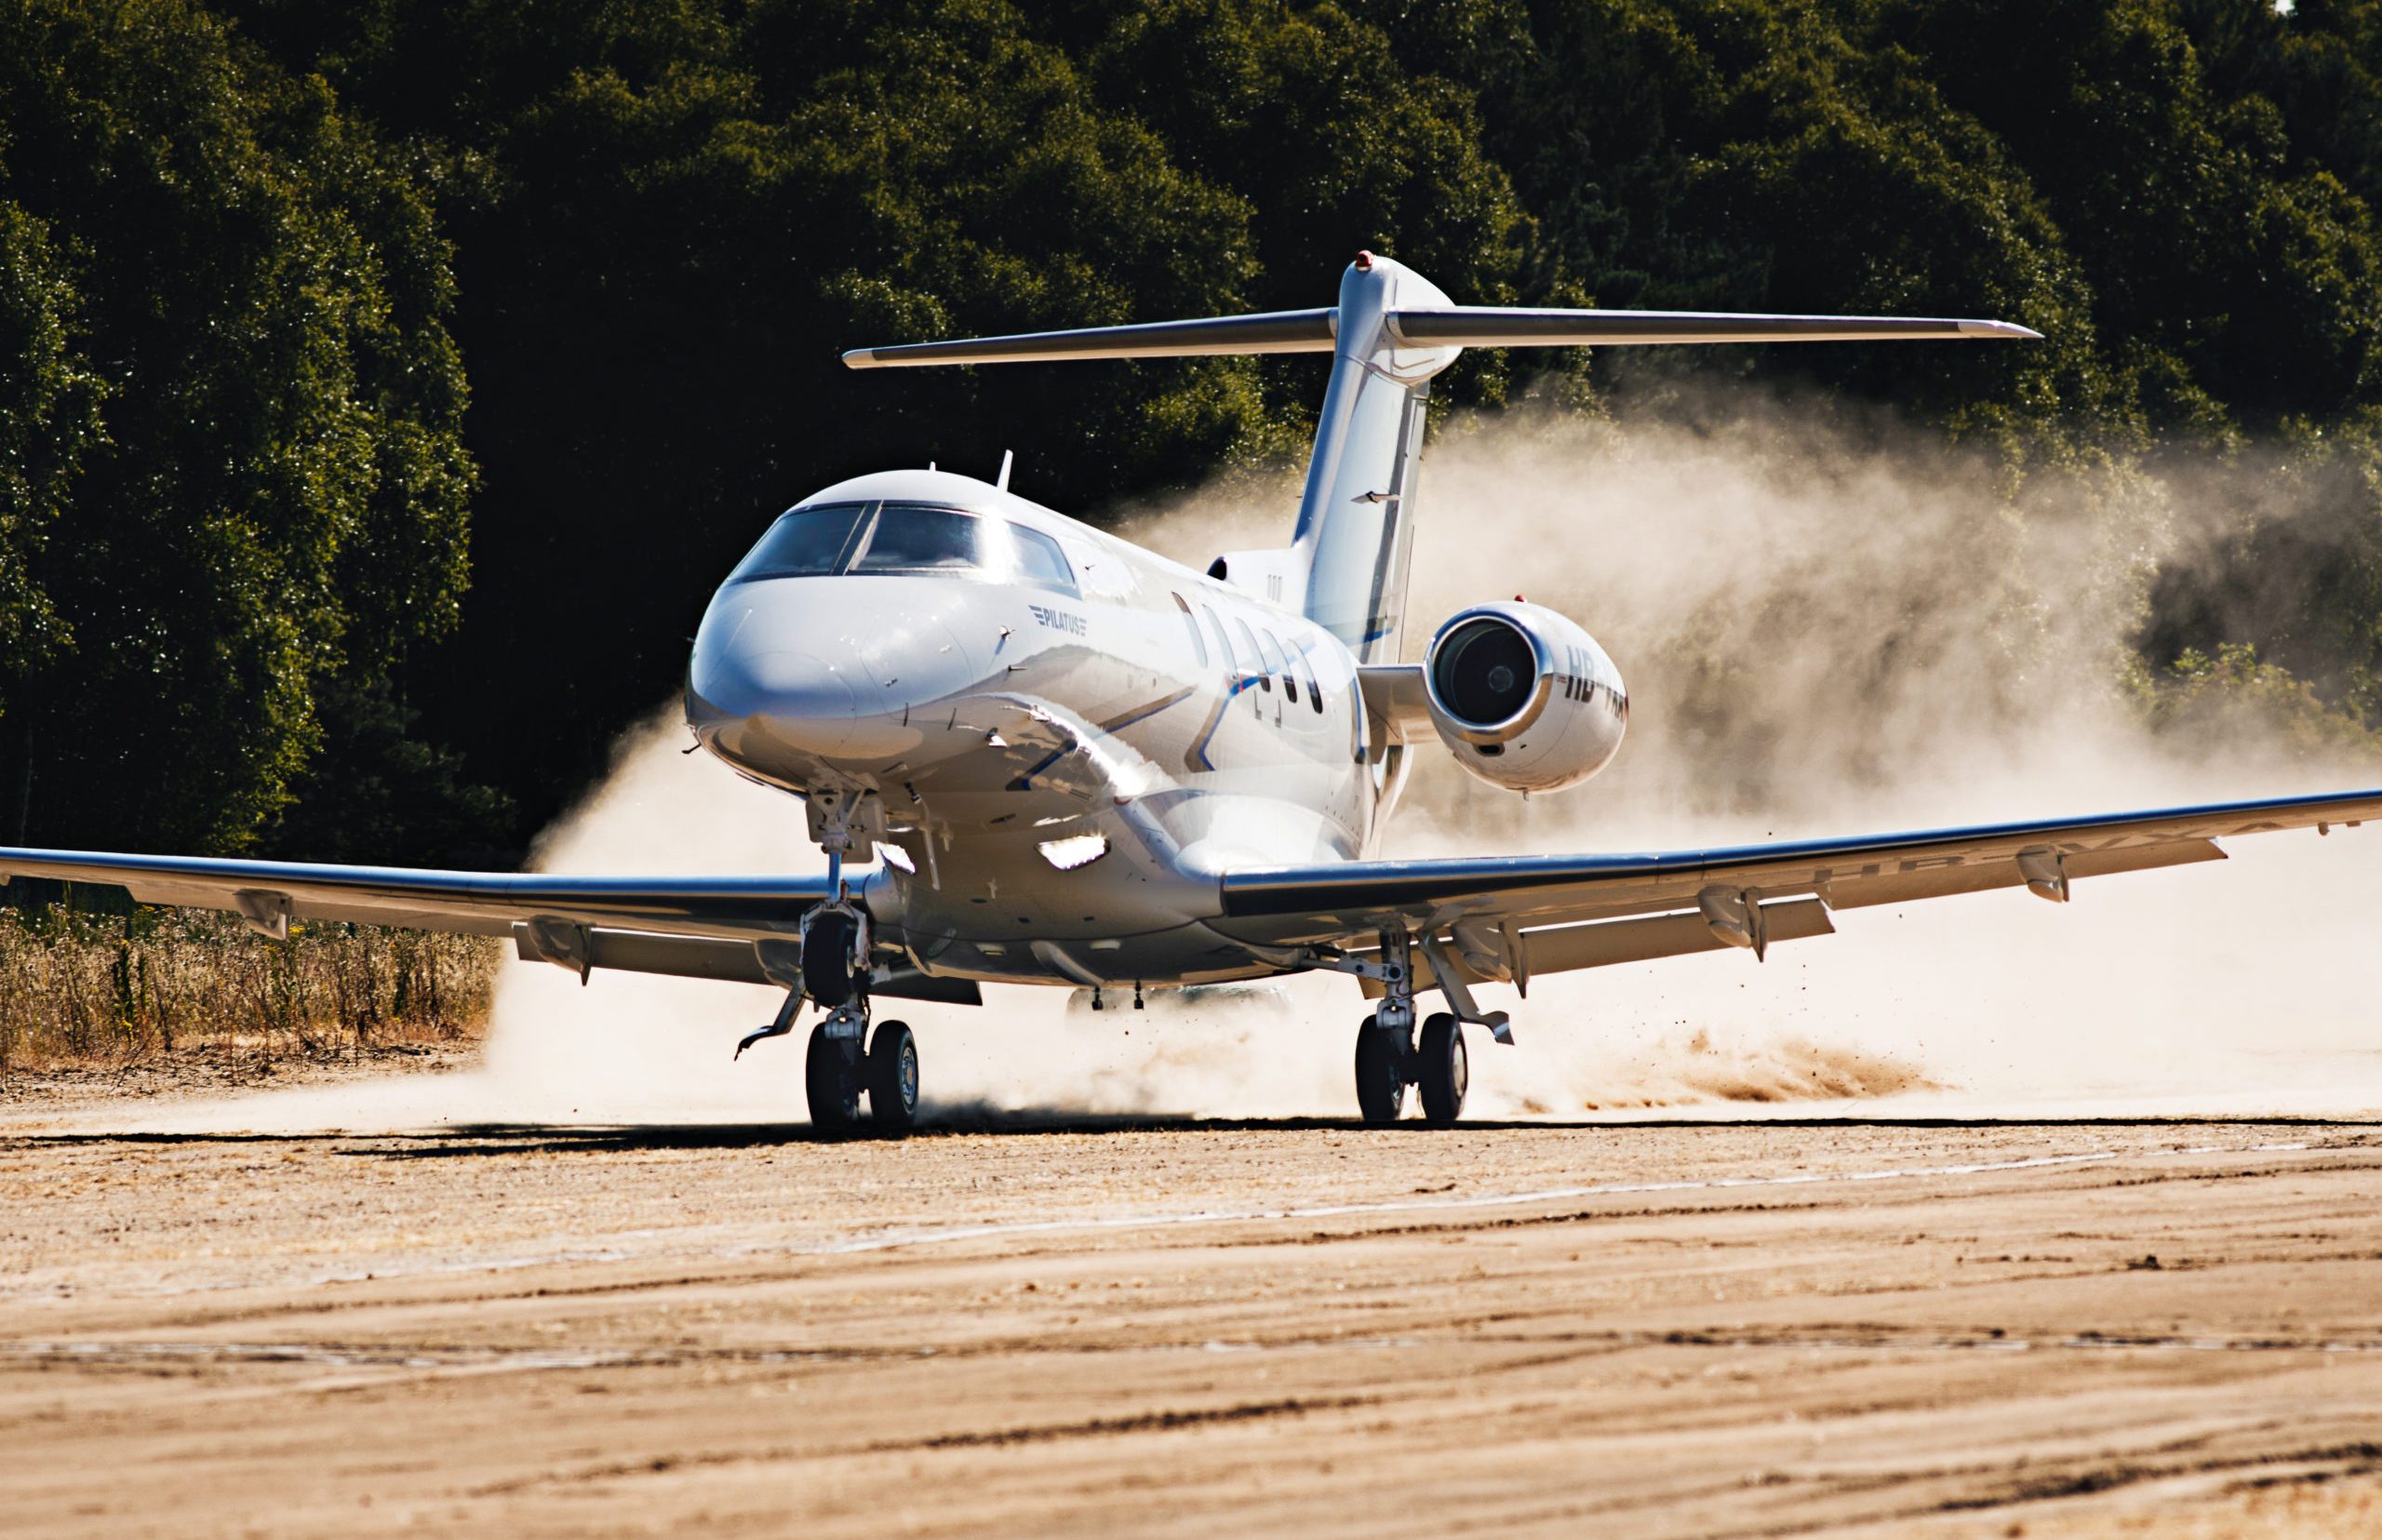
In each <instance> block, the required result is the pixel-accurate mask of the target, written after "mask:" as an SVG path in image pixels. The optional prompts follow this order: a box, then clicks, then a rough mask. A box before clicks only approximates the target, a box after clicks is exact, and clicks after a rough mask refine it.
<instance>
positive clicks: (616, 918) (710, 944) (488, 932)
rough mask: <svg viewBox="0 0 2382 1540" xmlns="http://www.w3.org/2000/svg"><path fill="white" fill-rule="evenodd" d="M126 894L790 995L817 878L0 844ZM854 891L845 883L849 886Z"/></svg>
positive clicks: (8, 860) (898, 991)
mask: <svg viewBox="0 0 2382 1540" xmlns="http://www.w3.org/2000/svg"><path fill="white" fill-rule="evenodd" d="M0 877H49V878H53V879H56V880H59V881H63V882H87V883H93V884H97V885H101V886H106V887H114V888H125V889H128V890H130V891H131V893H132V896H133V898H134V899H135V900H136V901H138V902H140V903H142V904H181V905H187V906H189V907H193V908H200V909H227V910H231V911H234V912H235V913H237V914H238V915H240V916H241V917H243V918H245V919H246V920H247V921H248V925H249V927H250V928H251V929H253V930H256V931H261V932H262V933H263V934H265V935H269V936H274V937H284V936H287V935H288V933H289V922H290V921H291V920H292V919H326V920H354V921H357V922H359V923H363V924H369V925H404V926H410V927H412V928H413V929H415V930H419V931H452V932H456V933H459V934H463V935H478V936H509V937H511V938H512V939H513V943H514V945H515V949H516V950H517V951H518V952H519V953H520V955H521V956H522V957H525V958H527V959H528V960H529V961H531V962H551V963H555V964H556V965H558V966H560V967H564V968H569V969H571V970H573V971H576V972H578V973H579V974H580V976H581V977H582V978H584V977H585V976H586V975H587V974H588V972H590V971H593V970H595V969H597V968H607V969H618V970H622V971H628V972H637V973H673V974H677V975H679V976H681V977H686V978H706V979H730V980H737V981H740V982H743V983H748V984H780V985H783V986H786V987H792V986H793V985H794V984H796V983H797V982H798V981H799V980H800V978H801V955H800V954H801V948H800V945H799V944H798V941H797V939H796V938H797V932H798V931H799V930H800V927H801V921H802V914H803V911H804V910H806V909H808V908H810V906H811V905H812V904H816V903H818V902H819V901H820V900H821V899H823V898H825V897H827V896H828V893H827V883H826V879H825V878H824V877H545V876H541V875H538V874H535V873H498V872H440V871H419V870H414V869H412V868H409V867H401V866H331V865H314V864H305V863H300V862H287V861H226V860H214V859H209V858H207V857H200V856H163V855H105V854H98V853H93V852H89V851H83V850H7V849H0ZM855 886H857V884H855ZM869 987H870V988H871V989H872V990H874V991H875V992H877V993H878V994H881V995H892V996H898V997H902V998H925V999H947V1000H952V1001H954V1002H957V1003H966V1004H974V1003H976V1002H975V995H976V990H975V986H974V985H973V984H964V983H962V982H960V981H953V980H942V979H927V978H925V977H923V976H922V975H919V974H917V973H916V972H914V971H910V970H907V969H902V970H885V969H880V970H878V972H877V977H876V978H875V979H873V980H872V981H871V983H870V985H869Z"/></svg>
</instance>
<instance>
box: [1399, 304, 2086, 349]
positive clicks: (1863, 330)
mask: <svg viewBox="0 0 2382 1540" xmlns="http://www.w3.org/2000/svg"><path fill="white" fill-rule="evenodd" d="M1389 333H1390V335H1391V336H1392V337H1393V338H1395V339H1397V340H1398V341H1400V342H1404V343H1406V344H1408V345H1409V346H1412V347H1448V346H1454V347H1467V348H1532V347H1571V346H1594V347H1615V346H1621V347H1645V346H1650V345H1654V344H1660V343H1674V342H1898V341H1910V342H1916V341H1964V340H1975V339H1982V338H1997V337H1999V338H2016V339H2024V338H2035V337H2040V336H2041V335H2042V334H2041V332H2035V331H2029V330H2027V328H2025V327H2021V326H2013V325H2012V324H2011V323H2009V322H2008V321H1962V320H1944V319H1938V318H1936V317H1933V316H1924V315H1730V314H1728V313H1726V312H1721V311H1696V310H1505V309H1499V308H1496V307H1493V306H1490V305H1458V306H1456V307H1454V308H1453V309H1450V310H1393V311H1391V312H1390V313H1389Z"/></svg>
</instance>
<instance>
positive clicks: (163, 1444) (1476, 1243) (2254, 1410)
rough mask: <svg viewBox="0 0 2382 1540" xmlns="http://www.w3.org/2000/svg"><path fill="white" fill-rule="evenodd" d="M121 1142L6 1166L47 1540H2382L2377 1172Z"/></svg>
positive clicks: (928, 1141) (1822, 1154)
mask: <svg viewBox="0 0 2382 1540" xmlns="http://www.w3.org/2000/svg"><path fill="white" fill-rule="evenodd" d="M124 1105H125V1106H126V1107H127V1109H130V1108H132V1107H134V1106H136V1105H145V1104H135V1103H126V1104H124ZM108 1113H109V1109H108V1107H107V1106H106V1105H94V1104H92V1103H90V1102H88V1101H87V1100H86V1101H84V1102H80V1103H76V1104H74V1105H71V1106H64V1107H62V1108H61V1107H60V1106H56V1105H53V1106H50V1107H47V1108H46V1109H45V1108H44V1107H42V1106H39V1105H35V1106H33V1107H32V1108H30V1109H28V1108H27V1107H26V1106H25V1105H22V1104H20V1105H17V1106H16V1107H15V1108H14V1109H13V1110H12V1111H11V1112H10V1114H9V1117H10V1118H11V1121H10V1123H9V1125H8V1127H9V1129H10V1130H12V1132H7V1133H6V1134H5V1136H0V1428H5V1429H6V1435H5V1437H0V1515H5V1518H0V1529H5V1530H7V1531H9V1532H11V1533H102V1532H103V1533H109V1534H114V1535H124V1534H145V1533H176V1534H192V1533H377V1532H380V1531H383V1530H408V1529H418V1528H419V1529H427V1530H430V1531H472V1532H477V1533H590V1532H595V1533H615V1532H617V1533H646V1532H656V1531H680V1530H687V1529H693V1528H698V1527H699V1528H701V1529H702V1530H703V1531H704V1532H706V1533H788V1532H793V1531H796V1530H798V1531H799V1532H800V1533H805V1534H814V1535H832V1534H879V1533H930V1534H982V1533H1118V1532H1131V1533H1200V1534H1208V1533H1218V1532H1220V1531H1224V1532H1235V1533H1238V1532H1252V1531H1263V1532H1298V1533H1303V1534H1309V1535H1314V1534H1323V1533H1351V1534H1372V1533H1382V1532H1384V1531H1391V1530H1405V1531H1410V1532H1415V1531H1419V1532H1424V1533H1473V1532H1477V1531H1496V1532H1506V1531H1539V1532H1562V1533H1582V1532H1587V1531H1593V1532H1594V1533H1599V1534H1616V1535H1728V1534H1777V1533H1809V1532H1814V1531H1823V1532H1827V1533H1880V1534H1885V1533H1894V1534H1907V1533H1925V1534H1937V1533H1941V1534H1979V1535H1983V1534H1992V1535H2008V1534H2017V1533H2027V1534H2053V1535H2065V1534H2085V1533H2094V1534H2097V1533H2143V1534H2149V1533H2158V1534H2161V1535H2168V1534H2207V1535H2218V1534H2245V1535H2266V1534H2370V1533H2376V1532H2377V1531H2382V1212H2377V1207H2378V1206H2377V1203H2376V1199H2377V1197H2382V1123H2364V1122H2345V1121H2337V1120H2335V1121H2322V1122H2315V1121H2298V1122H2244V1121H2236V1120H2219V1121H2197V1122H2181V1123H2178V1122H2136V1121H2125V1120H2067V1121H2051V1122H2027V1123H2007V1124H1980V1123H1956V1122H1933V1121H1924V1120H1905V1121H1879V1120H1870V1121H1864V1120H1835V1119H1827V1118H1822V1119H1816V1120H1805V1121H1800V1122H1795V1121H1773V1122H1765V1123H1748V1124H1730V1123H1726V1122H1713V1121H1708V1120H1699V1121H1696V1122H1693V1123H1677V1124H1662V1123H1635V1124H1628V1125H1604V1126H1599V1125H1587V1126H1545V1125H1517V1126H1502V1127H1469V1128H1465V1129H1461V1130H1458V1131H1455V1132H1450V1133H1433V1132H1428V1131H1425V1130H1424V1129H1421V1128H1419V1127H1412V1126H1410V1127H1407V1128H1401V1129H1398V1130H1392V1131H1379V1132H1376V1131H1368V1130H1364V1129H1361V1128H1358V1127H1355V1126H1350V1125H1345V1124H1338V1123H1331V1122H1269V1123H1255V1124H1220V1123H1211V1122H1198V1123H1195V1122H1168V1121H1163V1120H1154V1119H1123V1120H1103V1121H1097V1122H1086V1121H1076V1122H1068V1121H1066V1120H1052V1119H1039V1120H1037V1119H1032V1118H1018V1119H1007V1120H993V1121H984V1122H980V1123H979V1124H978V1125H977V1126H974V1127H970V1128H959V1129H946V1130H944V1131H942V1132H931V1133H929V1134H926V1135H924V1136H920V1137H916V1138H913V1139H911V1140H908V1141H906V1142H903V1143H879V1142H874V1141H867V1140H855V1141H850V1142H823V1141H818V1140H814V1139H813V1138H812V1137H811V1136H810V1132H809V1131H808V1130H807V1129H804V1128H802V1127H799V1126H794V1127H775V1126H685V1127H638V1128H627V1129H556V1128H546V1127H515V1128H478V1129H470V1130H462V1131H454V1130H445V1131H440V1132H435V1133H423V1134H409V1135H395V1134H377V1135H352V1134H351V1135H339V1136H324V1135H313V1136H290V1135H242V1134H225V1133H210V1134H168V1133H147V1134H129V1133H113V1132H109V1129H108V1125H109V1121H110V1119H109V1116H108Z"/></svg>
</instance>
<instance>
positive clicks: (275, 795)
mask: <svg viewBox="0 0 2382 1540" xmlns="http://www.w3.org/2000/svg"><path fill="white" fill-rule="evenodd" d="M0 136H4V137H5V145H6V149H5V154H6V161H5V167H4V168H0V198H5V199H7V200H8V201H9V202H10V203H11V204H12V205H14V206H15V207H17V208H21V209H22V210H23V212H24V214H25V215H27V216H30V218H31V219H33V220H34V221H40V223H41V224H42V225H43V226H45V227H46V228H47V232H48V242H49V246H50V248H51V250H52V251H53V253H54V254H56V259H57V260H56V261H55V262H54V263H53V264H52V270H53V271H57V270H60V269H62V271H63V274H64V275H65V276H66V277H67V278H69V279H71V281H72V283H73V287H74V293H75V295H77V296H78V297H79V301H80V303H79V305H78V306H77V307H76V309H75V311H74V316H75V324H76V325H77V326H79V328H81V329H80V333H79V337H78V341H77V346H78V348H79V353H80V356H81V357H83V358H86V359H88V360H90V361H91V365H90V372H91V373H92V374H93V375H95V376H96V384H97V385H98V386H100V387H103V395H100V404H99V408H98V410H99V413H100V425H101V426H103V428H104V435H100V434H99V433H97V432H86V433H84V434H82V435H80V436H79V439H78V437H77V435H74V434H69V435H65V436H63V437H60V436H59V435H56V434H54V433H52V432H50V431H49V430H47V429H44V428H43V427H42V426H41V425H40V423H39V422H38V421H37V420H35V421H33V422H32V426H31V427H30V428H26V429H22V430H18V429H12V430H11V432H12V433H14V432H18V431H24V432H29V433H31V434H33V435H37V436H41V437H44V438H46V439H47V440H48V441H49V442H50V443H51V444H52V445H53V446H54V447H55V446H60V445H69V444H74V443H77V442H79V444H80V453H79V472H78V474H76V475H75V476H74V480H73V482H72V485H71V489H70V490H69V491H68V494H67V495H65V496H63V497H62V498H59V499H57V500H56V509H57V512H56V516H55V519H54V523H53V524H52V526H51V528H52V529H53V531H54V532H53V534H52V536H51V538H50V539H49V540H48V542H47V545H46V546H45V547H43V548H41V549H39V550H36V551H34V552H33V556H32V559H31V561H30V563H29V564H28V569H29V571H30V574H31V580H32V581H33V583H35V584H37V585H38V586H39V588H40V589H41V590H42V591H43V592H45V593H46V594H47V596H48V600H49V603H50V604H51V605H52V606H53V607H54V609H55V611H56V613H57V614H58V615H59V616H60V617H62V619H63V622H64V624H65V628H66V630H65V635H66V636H68V637H70V638H71V643H70V645H69V646H67V647H65V648H59V649H51V651H50V652H49V654H48V655H47V656H46V657H31V658H20V659H17V660H13V661H12V666H14V667H17V668H19V669H20V670H21V672H20V673H19V674H18V675H17V676H16V677H15V678H13V679H12V680H11V681H10V683H9V687H8V689H7V709H8V712H9V715H10V717H11V719H12V725H13V726H14V727H15V729H16V731H15V732H14V733H12V734H11V735H10V737H11V742H12V746H13V747H14V749H15V751H16V753H17V754H18V756H19V759H18V763H17V764H16V766H15V767H14V769H15V770H16V774H15V775H14V776H12V777H10V778H9V781H10V782H12V783H14V784H16V785H17V786H18V787H20V788H22V787H24V786H25V785H26V784H27V783H28V782H30V787H31V795H30V797H26V798H24V800H23V802H22V806H23V807H25V808H26V810H28V816H27V818H26V819H25V824H26V829H25V832H26V833H27V834H28V835H29V836H30V837H33V838H36V839H40V840H45V841H56V842H60V843H77V844H87V843H106V844H130V845H145V846H151V847H154V848H164V849H184V850H231V849H237V848H239V847H241V846H243V845H246V844H248V843H249V842H250V841H252V840H253V839H254V838H255V837H256V836H257V834H258V832H259V831H260V829H261V827H263V825H264V824H266V822H267V821H268V820H269V819H270V818H271V817H272V816H273V815H274V813H275V812H276V811H277V810H279V809H281V808H282V807H283V806H284V805H285V804H286V803H287V801H288V797H289V795H290V794H289V787H290V783H291V781H292V778H293V777H294V776H296V775H297V774H298V773H299V772H300V770H301V769H302V767H303V766H304V765H305V763H306V761H307V758H308V757H309V755H310V754H311V753H312V752H314V749H315V748H316V746H317V745H318V744H319V743H320V742H321V741H322V737H323V733H324V723H323V721H322V718H321V716H320V714H319V712H318V710H317V698H318V690H319V687H320V686H321V684H322V682H323V681H324V680H325V679H327V678H329V677H332V676H348V677H351V678H354V679H358V680H363V679H369V678H370V677H372V676H375V675H376V674H378V673H380V672H381V671H383V670H385V669H386V668H387V667H388V666H389V665H390V664H391V663H392V662H393V661H394V659H395V656H396V655H397V654H398V653H399V652H400V651H401V650H402V649H404V648H406V647H407V646H408V645H409V644H411V643H414V642H416V641H418V640H419V639H421V638H423V637H428V636H435V635H438V634H439V633H441V632H442V631H444V630H447V629H448V628H449V627H451V625H452V624H453V623H454V621H455V619H456V617H457V614H458V609H457V602H458V598H459V596H460V594H461V592H462V586H463V580H464V572H465V560H464V547H463V539H464V529H465V518H466V513H467V506H468V498H469V494H470V490H471V487H472V477H473V472H472V466H471V462H470V461H469V459H468V457H467V456H466V455H465V453H464V452H463V449H462V441H461V437H460V434H459V431H458V430H459V426H460V422H461V418H462V409H463V402H464V387H463V379H462V367H461V361H460V358H459V356H458V355H457V352H456V349H455V347H454V344H453V342H452V341H451V340H450V339H449V337H448V334H447V332H446V330H445V329H444V319H445V315H446V312H447V310H448V305H449V303H450V299H451V290H450V282H449V277H448V265H447V256H448V254H447V250H446V248H445V247H444V245H443V244H442V243H441V241H440V240H439V239H438V236H437V234H436V233H435V227H434V224H433V221H432V219H431V213H430V207H429V204H428V202H427V200H426V199H425V198H424V196H423V194H422V188H421V186H420V184H419V182H418V181H417V180H416V178H415V176H414V174H413V170H412V168H411V167H409V166H408V164H407V163H406V162H405V161H404V160H403V159H402V157H400V156H398V155H396V154H393V153H392V152H391V151H390V150H389V149H388V148H387V147H386V146H384V145H382V144H381V142H379V141H377V140H376V139H375V138H374V137H373V135H372V134H370V133H369V132H368V130H366V129H364V128H363V127H359V126H358V125H356V124H355V123H353V122H352V121H350V120H349V119H348V118H346V117H345V116H344V115H342V114H341V112H340V111H339V110H338V107H337V105H336V103H335V102H334V100H333V99H332V96H331V92H330V90H329V88H328V87H327V86H326V85H325V84H324V83H323V82H322V81H320V80H319V79H305V78H298V77H293V76H291V75H289V74H287V73H285V72H283V71H281V70H280V69H278V68H276V67H275V66H274V64H273V62H272V61H271V60H268V59H267V58H265V57H264V56H263V55H262V54H261V52H259V51H258V50H256V49H254V48H252V47H245V46H243V45H242V44H241V43H240V42H239V41H238V39H237V38H235V37H234V35H233V34H232V33H231V32H230V30H229V29H227V28H226V27H225V25H224V24H223V23H221V21H219V20H215V19H214V18H212V17H211V16H209V15H207V14H206V13H205V12H203V11H200V10H198V9H196V8H194V7H191V6H189V5H186V4H181V3H177V0H13V3H11V4H9V5H7V6H6V7H0ZM54 373H55V371H54V370H53V374H54ZM16 394H17V393H15V392H13V391H12V392H11V393H10V395H11V397H12V398H11V399H10V400H9V401H7V402H6V403H0V411H5V412H7V413H8V414H11V416H13V415H14V414H17V413H20V412H21V411H23V410H24V408H23V407H22V405H21V404H20V401H19V400H18V399H16V398H15V397H16ZM86 398H87V397H86ZM77 409H79V408H77ZM54 410H55V408H53V411H54ZM52 452H53V453H56V452H57V450H56V449H55V448H53V450H52ZM10 832H11V833H14V832H16V831H14V830H13V829H12V830H11V831H10Z"/></svg>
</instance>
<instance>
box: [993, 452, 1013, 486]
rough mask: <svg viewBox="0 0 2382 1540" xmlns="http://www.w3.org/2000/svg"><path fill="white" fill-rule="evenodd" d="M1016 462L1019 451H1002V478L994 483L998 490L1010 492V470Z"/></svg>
mask: <svg viewBox="0 0 2382 1540" xmlns="http://www.w3.org/2000/svg"><path fill="white" fill-rule="evenodd" d="M1016 462H1017V451H1016V450H1015V449H1003V450H1002V451H1001V477H1000V479H999V480H998V481H996V482H994V483H993V485H994V486H995V487H996V488H997V489H1000V490H1002V491H1004V492H1006V491H1008V490H1009V468H1010V466H1011V465H1013V464H1015V463H1016Z"/></svg>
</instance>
